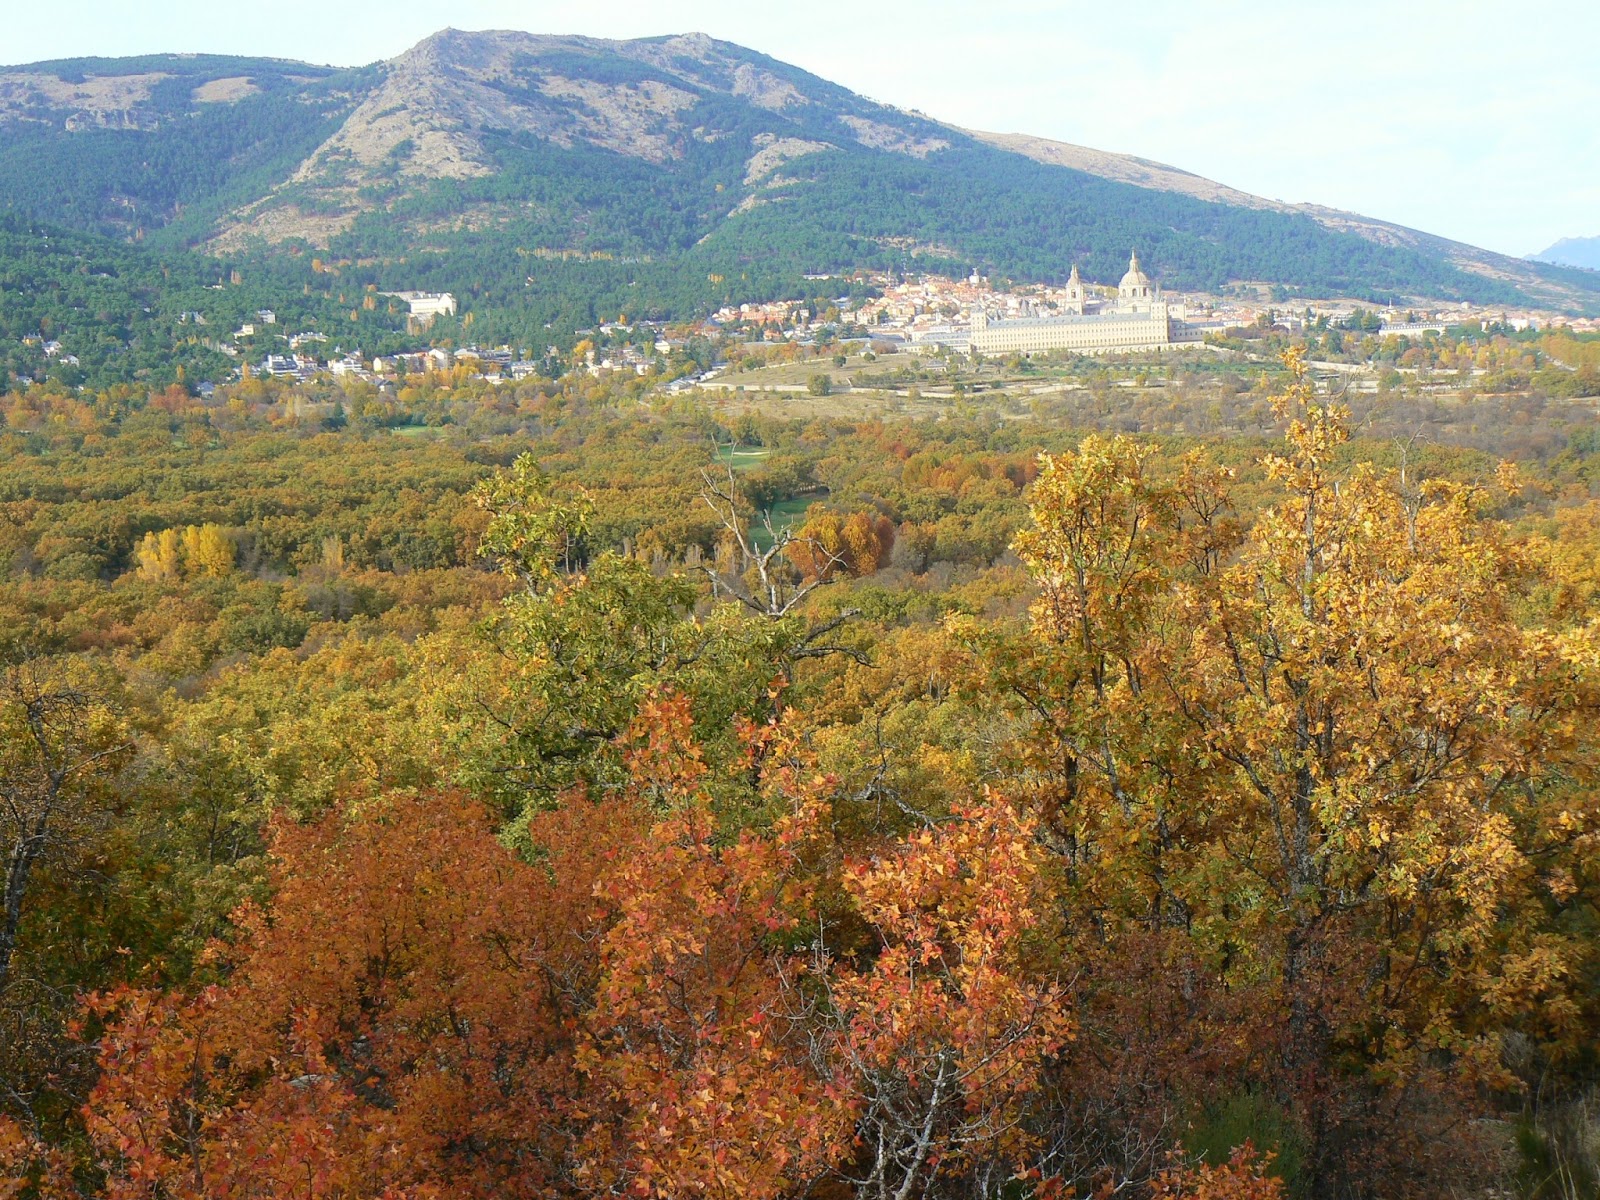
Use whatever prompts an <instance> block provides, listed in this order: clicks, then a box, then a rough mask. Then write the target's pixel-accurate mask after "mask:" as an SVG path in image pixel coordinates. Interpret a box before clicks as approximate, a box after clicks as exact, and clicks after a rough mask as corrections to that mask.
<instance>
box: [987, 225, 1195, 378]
mask: <svg viewBox="0 0 1600 1200" xmlns="http://www.w3.org/2000/svg"><path fill="white" fill-rule="evenodd" d="M1063 308H1064V311H1063V312H1061V313H1060V314H1059V315H1056V316H1048V317H1012V318H1007V319H1004V320H995V319H992V318H991V317H990V316H989V314H988V313H987V312H985V311H984V310H983V309H981V308H980V309H977V310H976V311H974V312H973V314H972V336H971V340H970V343H969V345H970V347H971V349H972V351H973V352H974V353H977V354H1029V355H1031V354H1044V353H1048V352H1049V351H1051V350H1066V351H1069V352H1071V353H1074V354H1115V353H1122V352H1128V351H1134V350H1161V349H1164V348H1166V347H1168V346H1172V345H1176V344H1178V343H1180V342H1184V341H1192V340H1194V339H1192V338H1188V337H1186V336H1185V334H1186V332H1187V331H1186V330H1185V329H1184V328H1183V322H1182V321H1179V320H1176V319H1175V318H1174V317H1173V315H1172V312H1171V310H1170V308H1169V307H1168V305H1167V302H1166V301H1165V300H1163V299H1162V297H1161V289H1160V288H1158V287H1157V286H1156V285H1155V284H1154V283H1152V282H1151V281H1150V277H1149V276H1148V275H1146V274H1145V273H1144V271H1143V270H1141V269H1140V267H1139V254H1138V252H1137V251H1135V252H1134V253H1133V255H1132V256H1131V257H1130V258H1129V260H1128V272H1127V274H1126V275H1124V276H1123V277H1122V282H1121V283H1120V284H1118V285H1117V298H1116V301H1115V302H1114V303H1109V304H1107V303H1104V302H1102V301H1100V300H1098V299H1094V298H1091V297H1090V296H1089V294H1088V292H1087V289H1086V288H1085V287H1084V284H1083V280H1082V279H1080V278H1079V276H1078V268H1077V266H1076V265H1074V266H1073V268H1072V277H1071V278H1070V279H1068V281H1067V296H1066V302H1065V304H1064V306H1063Z"/></svg>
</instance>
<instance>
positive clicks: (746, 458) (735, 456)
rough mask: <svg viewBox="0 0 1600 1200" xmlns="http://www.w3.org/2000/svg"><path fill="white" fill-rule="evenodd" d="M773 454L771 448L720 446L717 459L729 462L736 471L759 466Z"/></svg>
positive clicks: (721, 461) (720, 461)
mask: <svg viewBox="0 0 1600 1200" xmlns="http://www.w3.org/2000/svg"><path fill="white" fill-rule="evenodd" d="M771 454H772V451H771V450H764V449H762V448H760V447H750V446H718V447H717V461H718V462H719V463H727V464H728V465H729V466H731V467H732V468H733V469H734V470H735V471H748V470H750V468H751V467H759V466H760V465H761V464H762V463H763V462H765V461H766V459H767V458H768V457H769V456H770V455H771Z"/></svg>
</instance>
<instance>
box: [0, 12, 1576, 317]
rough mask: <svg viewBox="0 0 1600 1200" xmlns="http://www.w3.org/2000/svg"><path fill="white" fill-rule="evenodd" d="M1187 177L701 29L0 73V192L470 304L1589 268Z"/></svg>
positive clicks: (698, 301)
mask: <svg viewBox="0 0 1600 1200" xmlns="http://www.w3.org/2000/svg"><path fill="white" fill-rule="evenodd" d="M985 136H986V135H985ZM1030 145H1031V144H1030ZM1024 151H1028V152H1024ZM1030 154H1031V155H1032V156H1030ZM1115 158H1116V156H1106V155H1101V156H1099V157H1098V158H1093V159H1090V160H1085V162H1086V165H1091V166H1092V165H1093V164H1094V163H1096V162H1099V163H1108V162H1112V160H1115ZM1130 161H1131V160H1130ZM1146 174H1147V175H1148V173H1146ZM1180 174H1181V173H1177V172H1167V174H1166V175H1161V174H1159V173H1157V174H1156V175H1153V176H1150V178H1149V180H1148V181H1147V182H1149V183H1150V185H1149V186H1138V185H1136V184H1134V183H1129V182H1125V181H1124V177H1125V176H1126V175H1127V173H1126V172H1123V171H1120V170H1117V169H1115V168H1114V167H1104V168H1103V173H1102V174H1099V175H1097V174H1094V173H1091V172H1090V171H1088V170H1080V169H1076V168H1075V167H1071V166H1063V165H1059V163H1058V162H1057V161H1055V160H1053V159H1052V158H1051V156H1050V155H1047V154H1041V153H1040V152H1038V151H1037V149H1036V148H1035V149H1034V150H1031V151H1029V148H1028V146H1024V147H1022V149H1021V150H1018V149H1012V148H1010V147H1009V146H1008V145H1006V144H1004V143H1003V142H1002V143H997V142H996V140H995V139H989V140H987V141H986V140H980V139H979V138H975V137H974V136H973V135H971V134H969V133H968V132H966V131H964V130H960V129H956V128H953V127H951V126H947V125H943V124H940V123H939V122H937V121H935V120H932V119H929V118H926V117H923V116H920V115H915V114H909V113H906V112H903V111H900V110H897V109H893V108H889V107H886V106H884V105H880V104H876V103H873V102H871V101H868V100H865V99H864V98H862V97H860V96H856V95H853V94H852V93H850V92H848V91H846V90H845V89H843V88H840V87H837V86H836V85H833V84H830V83H828V82H826V81H825V80H822V79H819V78H817V77H816V76H813V75H810V74H808V73H806V72H804V71H801V70H798V69H797V68H794V67H791V66H788V65H786V64H784V63H781V62H778V61H777V60H775V59H771V58H768V57H767V56H765V55H762V54H759V53H756V52H754V51H750V50H745V49H743V48H742V47H738V46H734V45H731V44H729V43H726V42H718V41H715V40H713V39H711V38H707V37H705V36H703V35H689V36H685V37H676V38H658V39H644V40H641V41H633V42H608V41H602V40H598V39H590V38H555V37H537V36H533V35H528V34H514V33H463V32H460V31H456V30H446V31H445V32H443V33H440V34H438V35H435V36H434V37H432V38H429V39H427V40H426V41H425V42H423V43H421V44H420V45H418V46H417V47H415V48H413V49H412V50H411V51H409V52H407V53H406V54H405V55H402V56H401V57H399V58H397V59H395V60H393V61H392V62H388V63H382V64H376V65H374V66H372V67H368V68H363V69H360V70H351V71H331V70H329V69H327V68H315V67H309V66H304V65H302V64H294V63H280V62H274V61H258V60H250V59H228V58H222V57H206V56H196V57H189V56H153V57H149V58H142V59H132V60H116V61H99V60H84V61H75V62H60V63H41V64H35V65H32V66H28V67H20V68H5V69H3V70H0V207H4V208H9V209H11V210H12V211H13V212H16V213H19V214H21V215H24V216H26V217H27V218H29V219H30V220H35V221H38V220H47V221H49V222H51V223H53V224H58V225H67V226H70V227H72V228H74V229H78V230H81V231H86V232H96V233H100V234H104V235H108V236H114V237H122V238H131V239H136V240H142V242H143V243H145V244H147V245H159V246H162V247H165V248H169V249H173V248H179V247H190V248H197V249H202V250H205V251H208V252H212V253H217V252H221V253H227V254H238V253H241V252H249V253H252V254H255V255H269V254H281V253H282V252H283V251H285V250H287V251H289V252H291V253H293V252H298V251H312V252H322V251H329V252H331V253H332V254H334V255H335V256H338V257H341V258H347V259H351V260H354V261H359V262H363V263H367V262H372V261H374V260H377V261H380V262H381V263H382V264H384V267H385V269H386V274H387V275H389V276H392V277H394V278H397V279H399V278H403V279H405V280H407V282H404V283H400V284H398V285H396V286H401V287H407V286H432V287H437V288H444V289H448V290H450V291H453V292H455V293H458V294H471V295H473V296H474V297H475V302H476V304H477V306H478V307H480V308H481V309H484V310H494V311H505V310H507V309H512V310H515V309H521V308H523V307H532V308H536V309H540V310H541V311H543V310H547V309H550V308H554V309H555V310H557V311H563V310H565V309H566V308H569V307H570V304H569V303H568V302H567V301H568V297H570V296H571V295H572V294H573V293H575V292H579V291H582V290H585V286H586V285H585V284H584V283H583V282H580V279H581V278H582V270H581V268H582V267H584V266H585V265H591V264H593V263H595V262H602V263H612V264H622V265H625V266H628V267H632V268H636V270H630V271H625V272H622V274H625V275H626V276H627V278H626V279H621V280H619V281H618V283H617V285H616V286H620V287H629V288H631V287H633V286H634V285H635V284H637V285H638V293H637V295H636V296H622V297H620V299H622V300H623V301H625V302H628V303H630V304H631V307H633V308H634V309H635V310H636V311H638V312H639V313H641V314H648V315H653V316H663V317H673V318H677V319H684V318H687V317H689V316H692V315H693V314H694V312H695V311H696V310H697V309H698V308H701V307H703V306H705V305H707V304H712V305H713V306H714V305H715V304H716V303H721V302H723V300H724V299H725V298H726V296H727V294H728V291H729V287H728V284H727V282H726V281H730V280H733V281H741V282H745V283H749V284H750V285H751V286H752V288H756V287H758V286H761V285H769V284H771V283H773V282H775V281H776V280H777V279H779V278H793V277H795V276H798V275H800V274H803V273H808V272H809V273H817V272H846V273H847V272H849V271H852V270H856V269H861V268H884V269H896V268H900V269H924V270H930V269H938V270H943V269H949V268H958V269H959V270H960V271H962V272H964V271H965V270H966V269H968V268H970V267H973V266H977V267H979V268H981V269H982V270H984V271H985V272H986V273H990V274H992V275H995V276H997V277H1009V278H1015V279H1019V280H1060V279H1064V278H1065V276H1066V274H1067V271H1068V270H1069V269H1070V267H1071V265H1072V264H1073V263H1074V262H1076V263H1078V264H1079V265H1080V266H1081V267H1082V268H1083V269H1084V271H1085V274H1086V275H1087V276H1088V277H1089V278H1097V279H1102V280H1107V281H1109V280H1113V279H1115V278H1117V277H1118V276H1119V275H1120V273H1121V267H1120V264H1121V263H1122V262H1124V261H1125V260H1126V256H1127V252H1128V247H1129V246H1130V245H1137V246H1139V247H1140V248H1141V249H1142V251H1143V252H1144V253H1145V256H1146V260H1147V261H1148V262H1150V263H1152V264H1153V265H1154V266H1155V268H1156V270H1157V271H1158V272H1159V274H1160V275H1161V277H1162V279H1163V280H1164V282H1165V283H1166V284H1167V285H1168V286H1169V287H1173V288H1186V289H1197V290H1198V289H1205V290H1211V291H1216V290H1219V289H1220V288H1222V287H1223V286H1224V285H1226V284H1228V283H1229V282H1232V281H1236V280H1254V281H1260V282H1266V283H1273V284H1278V285H1280V286H1282V287H1284V288H1286V289H1289V290H1290V291H1291V292H1294V291H1299V292H1302V293H1304V294H1308V295H1312V294H1314V295H1322V296H1327V295H1351V296H1357V297H1363V298H1367V299H1372V300H1384V301H1387V300H1390V299H1393V298H1397V297H1407V296H1427V297H1437V298H1443V299H1460V300H1469V301H1474V302H1478V303H1485V304H1520V303H1532V302H1537V303H1542V304H1546V305H1549V306H1552V307H1558V308H1563V309H1569V310H1573V311H1587V310H1591V309H1593V308H1594V307H1595V306H1596V305H1597V304H1600V284H1596V282H1595V280H1594V278H1593V277H1591V276H1589V275H1588V274H1586V273H1584V272H1581V271H1574V270H1571V269H1569V268H1562V267H1558V266H1553V265H1548V264H1542V263H1530V262H1524V261H1522V260H1516V259H1510V258H1505V257H1503V256H1498V255H1492V254H1488V253H1487V252H1483V251H1477V250H1474V249H1473V248H1471V247H1467V246H1462V245H1458V244H1456V243H1450V242H1446V241H1444V240H1442V239H1438V238H1431V237H1428V236H1427V235H1424V234H1419V233H1417V232H1416V231H1412V230H1404V229H1399V228H1398V227H1394V226H1387V225H1384V224H1383V223H1382V222H1377V221H1371V220H1369V219H1367V218H1359V217H1355V216H1353V215H1352V214H1341V213H1333V212H1330V211H1327V210H1320V209H1315V208H1310V207H1306V208H1300V209H1291V208H1289V207H1288V206H1284V205H1278V204H1273V203H1269V202H1265V201H1257V200H1256V199H1255V198H1252V197H1244V199H1243V201H1241V200H1240V199H1239V195H1240V194H1237V193H1230V192H1228V191H1227V189H1222V188H1216V189H1214V193H1213V192H1207V193H1205V194H1208V195H1209V194H1214V195H1215V196H1216V197H1217V198H1214V199H1202V198H1198V197H1197V196H1196V195H1194V194H1192V193H1193V191H1194V190H1195V189H1193V188H1192V187H1189V186H1188V185H1187V184H1186V185H1185V189H1184V190H1168V189H1167V186H1166V185H1165V184H1163V183H1162V182H1161V181H1162V180H1163V179H1168V178H1178V177H1179V175H1180ZM1133 177H1135V178H1143V176H1138V175H1135V176H1133ZM1187 178H1192V177H1187ZM1201 182H1204V181H1201ZM1202 191H1204V189H1202ZM1350 230H1354V231H1355V232H1350ZM652 268H654V269H652ZM734 290H737V289H736V288H735V289H734ZM609 299H610V296H608V301H609ZM546 319H548V318H546Z"/></svg>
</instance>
